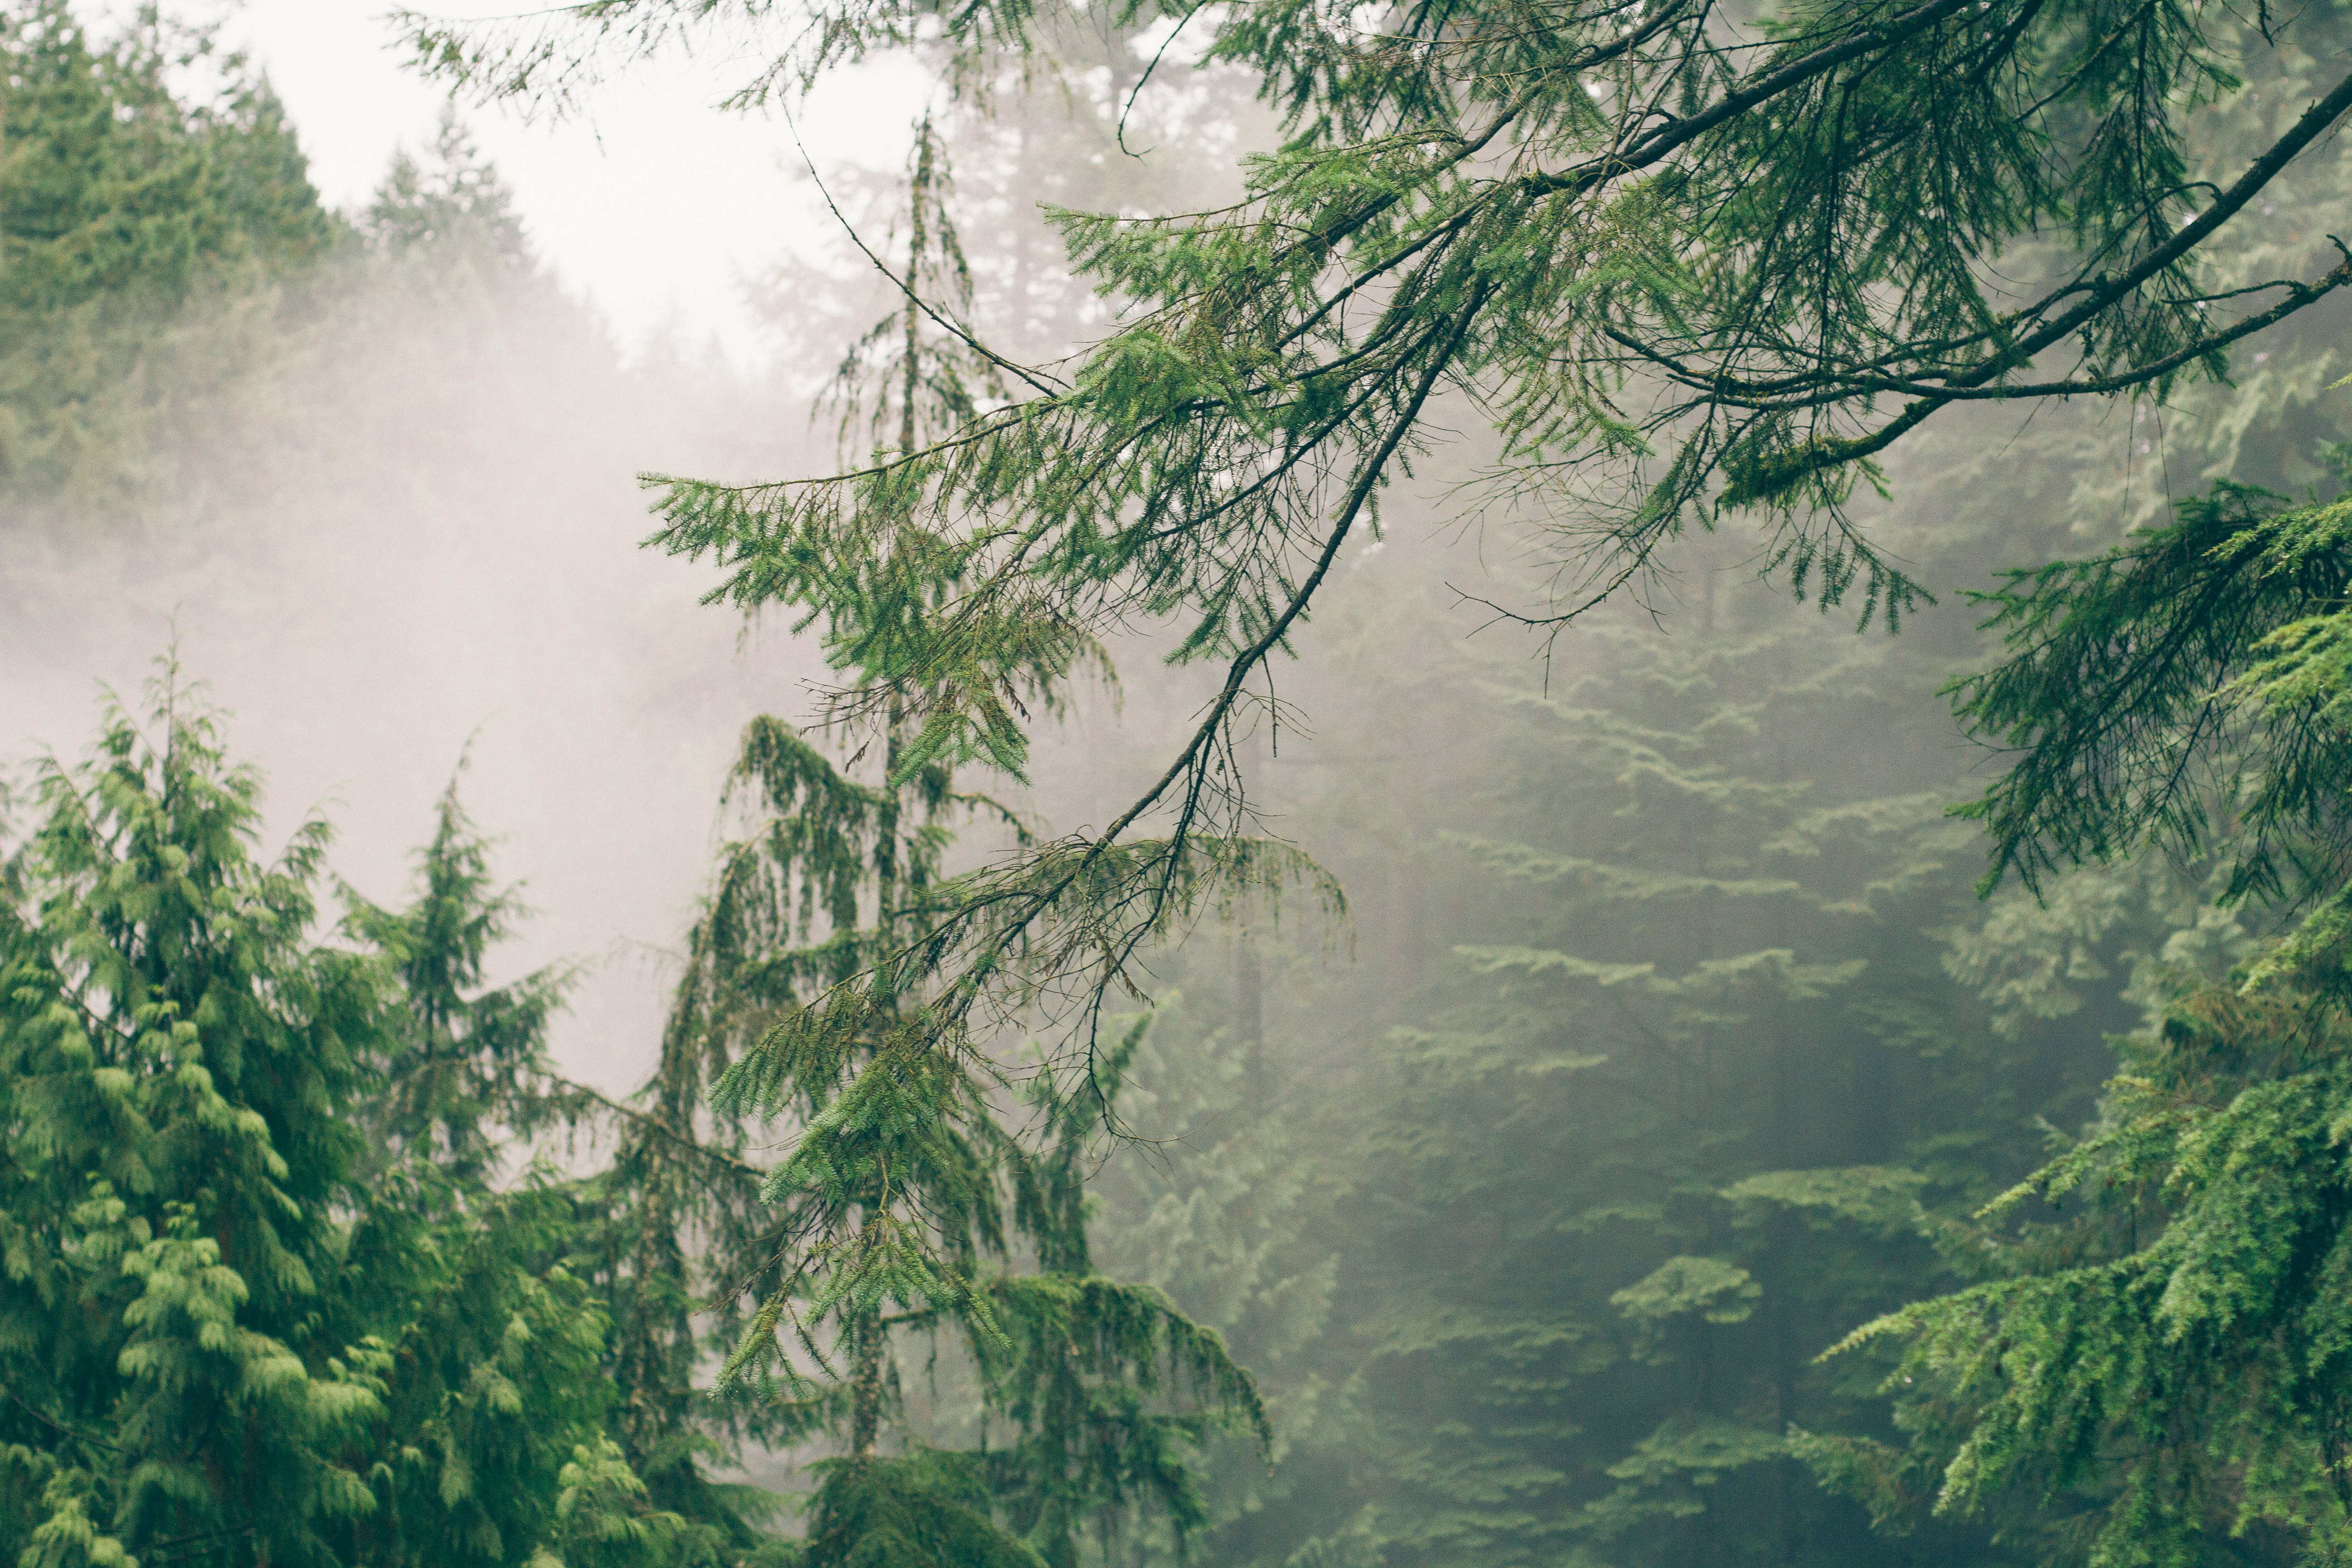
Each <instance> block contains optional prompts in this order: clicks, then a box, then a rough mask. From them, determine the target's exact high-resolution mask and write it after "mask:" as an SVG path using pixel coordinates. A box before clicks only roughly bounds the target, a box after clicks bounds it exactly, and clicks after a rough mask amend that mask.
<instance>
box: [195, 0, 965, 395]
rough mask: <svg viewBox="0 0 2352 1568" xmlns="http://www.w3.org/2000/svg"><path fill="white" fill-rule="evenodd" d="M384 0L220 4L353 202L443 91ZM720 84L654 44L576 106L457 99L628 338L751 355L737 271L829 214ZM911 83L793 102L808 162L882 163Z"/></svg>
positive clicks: (457, 1)
mask: <svg viewBox="0 0 2352 1568" xmlns="http://www.w3.org/2000/svg"><path fill="white" fill-rule="evenodd" d="M530 3H531V0H511V5H500V6H496V7H493V6H491V5H484V4H481V3H480V0H473V3H471V4H464V3H461V0H450V3H449V4H448V5H446V11H447V12H448V14H451V15H467V14H472V15H483V14H490V13H492V12H493V11H494V10H507V9H518V8H521V7H522V6H524V5H529V4H530ZM387 4H388V0H245V3H244V4H243V5H239V6H237V7H236V10H235V11H234V12H233V13H231V16H230V22H229V26H228V33H227V36H228V37H230V38H232V39H234V40H236V42H238V43H240V44H241V45H243V47H246V48H247V50H248V52H250V53H251V54H252V55H253V56H254V58H256V59H257V60H258V61H259V62H260V63H261V64H262V66H263V67H264V68H266V69H267V70H268V73H269V78H270V80H271V83H272V84H273V85H274V86H275V87H276V89H278V96H279V97H280V98H282V99H284V100H285V102H286V106H287V109H288V110H289V113H290V114H291V116H292V118H293V121H294V124H295V127H296V129H297V131H298V132H299V134H300V136H301V139H302V145H303V147H304V148H305V150H307V151H308V152H309V153H310V174H311V179H312V180H313V181H314V182H315V183H316V184H317V185H318V186H319V189H320V194H321V195H324V196H325V198H326V200H327V202H328V204H329V205H332V206H350V205H356V204H358V203H360V202H362V201H364V200H365V198H366V196H367V194H368V192H369V191H370V190H371V189H372V188H373V186H374V184H375V183H376V181H377V179H378V178H379V177H380V176H381V175H382V174H383V169H384V165H385V164H386V163H387V162H388V161H389V160H390V159H391V157H392V154H393V151H394V148H395V147H397V146H399V145H400V144H401V143H402V142H407V143H409V144H411V145H418V144H422V143H424V142H427V141H429V140H430V138H431V136H432V133H433V126H434V121H435V119H436V116H437V115H438V113H439V111H440V105H441V102H442V100H443V95H442V93H441V92H440V91H439V90H438V89H436V88H434V87H432V86H430V85H428V84H426V83H425V82H423V81H420V80H418V79H416V78H415V77H413V76H411V75H409V74H408V73H407V72H405V71H404V70H403V69H402V68H400V65H399V63H398V57H397V56H396V55H395V54H394V51H393V49H392V47H391V45H392V42H393V34H392V30H391V28H390V26H388V25H387V23H386V22H385V21H384V20H383V13H384V11H385V9H386V7H387ZM420 8H422V7H420ZM733 84H734V79H733V78H731V77H730V76H729V75H728V74H727V69H726V67H725V66H724V64H714V63H711V62H706V61H695V60H683V59H681V60H666V61H662V62H658V63H656V65H654V66H652V67H650V68H640V69H639V70H637V71H636V72H635V73H634V74H632V75H631V76H629V77H626V78H624V79H619V80H616V81H614V82H612V83H610V84H608V85H607V86H606V87H605V88H604V89H603V90H602V91H601V93H600V94H599V95H598V97H597V98H596V100H595V110H594V115H593V121H583V122H580V123H571V124H562V125H555V126H548V125H536V126H534V125H525V124H523V123H520V121H518V120H517V119H515V118H513V117H511V116H508V115H504V114H501V113H500V112H499V111H497V110H471V111H469V112H468V113H467V123H468V124H469V125H470V127H471V128H472V130H473V131H474V133H475V136H476V139H477V140H478V142H480V144H481V145H482V147H483V149H484V150H485V151H486V152H488V153H489V154H490V155H491V156H492V157H493V158H494V159H495V160H496V161H497V163H498V164H499V170H500V171H501V173H503V174H504V175H505V176H506V179H507V182H508V184H510V185H511V186H513V188H514V191H515V195H516V197H517V200H518V203H519V205H520V207H521V210H522V214H523V216H524V217H525V219H526V220H527V221H528V222H529V224H530V232H531V236H532V238H533V239H534V240H535V241H536V243H537V244H538V246H539V248H540V251H541V254H542V255H543V256H545V257H546V258H548V259H549V260H550V261H551V262H552V263H553V264H554V265H555V266H556V268H558V269H559V270H560V271H561V272H562V275H563V277H564V278H565V279H566V280H567V281H568V282H569V283H571V284H572V286H574V287H576V288H579V289H584V290H585V291H586V292H587V293H588V294H589V295H590V296H591V297H593V299H594V300H595V301H596V302H597V303H598V304H599V305H601V306H602V307H603V308H604V311H605V313H606V314H607V315H608V316H609V317H610V318H611V319H612V321H613V323H614V327H615V328H616V329H617V330H618V331H619V333H620V336H621V339H622V341H623V342H625V343H628V344H631V345H635V343H637V342H640V341H642V339H643V338H644V336H645V334H646V332H647V331H650V330H652V329H653V328H655V327H656V326H657V325H660V324H662V323H664V322H666V321H674V322H676V323H677V324H678V325H681V326H683V327H686V328H688V330H690V331H693V332H695V333H696V334H697V335H700V334H703V333H706V332H717V333H719V335H720V337H721V338H722V340H723V341H725V342H726V343H727V344H728V346H729V348H730V352H732V353H735V354H736V355H738V356H739V357H742V358H753V357H757V356H758V355H759V354H760V353H761V352H762V348H761V344H760V343H759V342H757V340H756V339H754V338H753V337H752V336H751V334H750V331H749V322H748V317H747V316H746V314H745V311H744V310H743V306H742V303H741V300H740V290H739V289H738V287H737V282H736V280H737V279H738V278H739V277H740V275H741V274H742V273H743V272H745V271H750V270H757V269H758V268H760V267H761V265H762V264H763V263H764V262H766V261H767V260H769V259H770V258H772V257H774V256H775V255H776V254H777V253H778V252H779V251H780V250H782V249H784V248H787V247H793V248H797V247H796V244H795V241H796V239H797V238H801V237H805V238H806V239H807V240H809V241H812V242H814V243H812V244H811V245H810V246H809V249H810V250H811V251H814V249H815V248H816V247H818V246H821V245H822V244H823V243H824V226H826V225H828V224H830V222H831V221H832V220H831V219H830V218H829V217H828V216H825V214H824V209H823V208H822V206H820V205H816V204H815V202H814V198H813V197H812V196H811V195H809V193H808V191H807V181H806V178H805V176H804V175H801V174H800V172H799V171H800V161H799V156H798V154H797V153H794V152H793V147H792V141H791V137H790V134H789V132H787V131H786V129H785V127H784V124H783V122H782V120H781V119H774V118H763V117H759V116H746V115H740V114H726V113H721V112H719V110H716V109H713V108H712V107H710V106H711V105H712V104H714V103H715V102H717V101H718V100H719V99H720V98H721V97H723V96H724V95H725V92H726V90H727V89H728V88H729V87H730V86H731V85H733ZM923 90H924V89H923V83H922V81H921V79H920V78H919V75H918V74H917V73H916V71H915V70H914V68H912V67H911V66H907V67H901V68H897V69H891V68H860V69H858V70H857V71H856V72H854V73H849V74H846V75H845V76H844V77H843V78H841V79H838V80H836V81H835V82H832V83H829V84H828V85H827V87H826V89H824V90H822V91H821V92H820V93H819V94H818V95H817V97H816V99H815V100H814V101H812V102H811V103H809V104H808V105H806V106H805V108H804V109H803V110H799V111H797V112H796V115H795V118H796V121H797V122H798V123H799V126H800V129H801V131H802V133H803V136H804V137H805V139H806V141H807V143H808V146H809V150H810V153H811V154H812V156H814V158H815V160H816V162H817V164H818V167H819V168H820V169H830V168H832V167H834V166H835V165H837V164H839V163H845V162H855V163H871V164H877V165H884V166H894V165H895V164H896V163H898V159H899V157H900V156H901V153H902V150H903V149H904V147H905V145H906V140H907V128H908V125H909V124H910V123H911V121H912V120H913V118H914V116H915V115H916V114H917V113H918V112H919V109H920V105H921V99H922V94H923Z"/></svg>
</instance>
